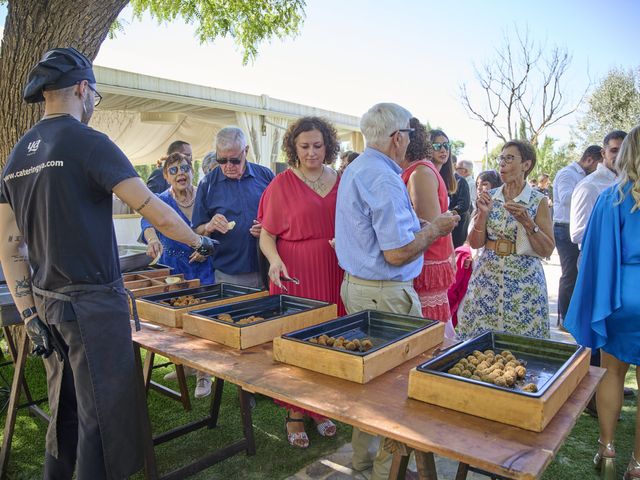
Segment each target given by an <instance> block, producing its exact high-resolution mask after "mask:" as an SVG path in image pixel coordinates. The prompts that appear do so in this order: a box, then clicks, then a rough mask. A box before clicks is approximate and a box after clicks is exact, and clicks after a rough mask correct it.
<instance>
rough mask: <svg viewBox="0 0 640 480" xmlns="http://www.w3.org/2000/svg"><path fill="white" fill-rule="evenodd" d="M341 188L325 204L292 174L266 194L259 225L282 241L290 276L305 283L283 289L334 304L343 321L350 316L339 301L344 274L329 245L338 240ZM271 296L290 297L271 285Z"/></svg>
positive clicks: (280, 250)
mask: <svg viewBox="0 0 640 480" xmlns="http://www.w3.org/2000/svg"><path fill="white" fill-rule="evenodd" d="M338 183H339V180H337V181H336V183H335V185H334V186H333V188H332V189H331V191H330V192H329V193H328V194H327V195H326V196H325V197H324V198H323V197H321V196H320V195H318V194H317V193H316V192H315V191H314V190H312V189H311V188H310V187H309V186H307V184H305V183H304V182H303V181H302V180H300V179H299V178H298V177H297V176H296V174H295V173H293V171H292V170H287V171H285V172H282V173H281V174H280V175H278V176H277V177H276V178H275V179H274V180H273V181H272V182H271V183H270V184H269V186H268V187H267V189H266V190H265V191H264V193H263V194H262V198H261V199H260V205H259V207H258V219H259V221H260V222H261V223H262V227H263V228H264V229H265V230H266V231H267V232H269V233H271V234H272V235H276V236H277V237H278V238H277V240H276V246H277V248H278V254H279V255H280V258H281V259H282V262H283V263H284V265H285V266H286V267H287V271H288V272H289V275H290V276H291V277H295V278H297V279H298V280H300V285H295V284H293V283H285V284H284V285H285V286H286V287H287V290H289V294H290V295H296V296H298V297H304V298H311V299H313V300H321V301H323V302H329V303H335V304H336V305H338V315H345V309H344V306H343V305H342V301H341V300H340V284H341V283H342V277H343V273H344V272H343V271H342V269H341V268H340V267H339V266H338V257H336V252H335V250H334V249H333V247H332V246H331V245H329V240H331V239H333V238H334V236H335V218H336V199H337V196H338ZM269 293H270V294H272V295H276V294H279V293H285V292H283V291H282V290H281V289H280V288H279V287H277V286H275V285H274V284H273V283H270V285H269Z"/></svg>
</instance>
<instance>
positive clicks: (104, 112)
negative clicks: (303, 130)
mask: <svg viewBox="0 0 640 480" xmlns="http://www.w3.org/2000/svg"><path fill="white" fill-rule="evenodd" d="M94 71H95V74H96V79H97V87H98V91H99V92H100V93H101V94H102V96H103V101H102V103H100V106H99V107H98V108H97V109H96V112H95V114H94V116H93V118H92V120H91V126H92V127H94V128H95V129H97V130H100V131H102V132H105V133H106V134H107V135H109V137H110V138H111V139H112V140H113V141H114V142H116V143H117V144H118V146H119V147H120V148H121V149H122V150H123V151H124V153H125V154H126V155H127V156H128V157H129V159H130V160H131V161H132V163H133V164H135V165H145V164H146V165H150V164H153V163H155V162H156V161H157V160H158V159H159V158H160V157H162V156H163V155H164V154H165V152H166V149H167V146H168V145H169V144H170V143H171V142H173V141H174V140H184V141H186V142H188V143H190V144H191V146H192V148H193V153H194V158H195V159H202V157H203V156H204V155H205V154H206V153H207V152H209V151H211V150H213V140H214V137H215V134H216V132H217V131H218V130H219V129H220V128H222V127H224V126H227V125H237V126H239V127H241V128H242V129H243V130H244V132H245V134H246V135H247V138H248V140H249V146H250V148H249V154H248V155H249V157H248V158H249V161H252V162H256V163H259V164H261V165H264V166H267V167H270V168H273V167H274V165H273V164H274V162H275V161H276V159H277V157H278V152H279V150H280V144H281V142H282V136H283V134H284V131H285V129H286V128H287V125H288V124H289V123H290V122H291V121H293V120H295V119H297V118H299V117H302V116H305V115H317V116H322V117H325V118H327V119H328V120H330V121H331V122H333V123H334V125H335V126H336V128H337V130H338V134H339V136H340V140H341V141H344V142H349V144H350V148H351V149H354V150H358V151H362V150H363V148H364V143H363V139H362V135H361V133H360V130H359V118H358V117H354V116H351V115H345V114H341V113H337V112H331V111H327V110H322V109H319V108H314V107H309V106H305V105H300V104H296V103H291V102H287V101H284V100H278V99H275V98H270V97H268V96H267V95H261V96H257V95H249V94H245V93H239V92H233V91H230V90H222V89H219V88H211V87H204V86H200V85H193V84H189V83H184V82H177V81H173V80H167V79H163V78H157V77H151V76H148V75H141V74H137V73H132V72H125V71H122V70H115V69H112V68H106V67H100V66H95V67H94Z"/></svg>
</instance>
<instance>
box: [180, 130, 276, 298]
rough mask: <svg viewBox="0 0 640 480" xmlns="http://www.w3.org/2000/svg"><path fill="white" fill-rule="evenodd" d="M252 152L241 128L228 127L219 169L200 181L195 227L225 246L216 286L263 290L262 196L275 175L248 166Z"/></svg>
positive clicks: (219, 252)
mask: <svg viewBox="0 0 640 480" xmlns="http://www.w3.org/2000/svg"><path fill="white" fill-rule="evenodd" d="M248 150H249V147H248V145H247V140H246V138H245V136H244V133H243V132H242V130H241V129H240V128H238V127H225V128H223V129H222V130H220V131H219V132H218V135H217V136H216V162H217V163H218V165H219V168H215V169H214V170H212V171H211V172H209V174H207V176H206V177H205V178H203V179H202V181H201V182H200V185H199V186H198V192H197V193H196V200H195V204H194V206H193V217H192V218H191V224H192V225H193V227H194V228H195V230H196V232H197V233H199V234H201V235H210V236H211V237H212V238H214V239H215V240H218V241H219V242H220V246H219V247H218V248H217V249H216V253H215V254H214V256H213V265H214V267H215V277H216V282H229V283H235V284H238V285H245V286H248V287H257V288H261V287H263V286H264V285H263V284H262V280H261V278H260V275H259V273H258V247H257V239H258V238H259V237H260V228H261V226H260V224H259V223H258V222H257V220H256V216H257V213H258V204H259V203H260V197H261V196H262V192H264V189H265V188H267V185H269V183H270V182H271V180H273V177H274V175H273V172H272V171H271V170H269V169H268V168H266V167H263V166H260V165H257V164H255V163H250V162H247V152H248Z"/></svg>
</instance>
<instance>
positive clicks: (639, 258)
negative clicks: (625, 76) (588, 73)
mask: <svg viewBox="0 0 640 480" xmlns="http://www.w3.org/2000/svg"><path fill="white" fill-rule="evenodd" d="M616 169H617V170H618V176H619V179H620V181H619V183H618V184H617V185H614V186H613V187H610V188H608V189H607V190H605V191H604V192H602V193H601V194H600V196H599V197H598V201H597V202H596V205H595V207H594V209H593V212H592V213H591V218H590V219H589V224H588V225H587V230H586V233H585V236H584V241H583V245H582V260H581V262H580V268H579V270H578V279H577V281H576V286H575V290H574V292H573V295H572V297H571V303H570V305H569V311H568V313H567V318H566V320H565V324H564V325H565V327H566V328H567V330H569V331H570V332H571V333H572V335H573V336H574V337H575V339H576V341H577V342H578V343H579V344H580V345H584V346H587V347H590V348H599V349H601V353H602V357H601V366H602V367H603V368H606V369H607V372H606V373H605V375H604V378H603V379H602V383H600V386H599V387H598V391H597V393H596V405H597V408H598V422H599V424H600V438H599V439H598V443H599V447H598V453H597V454H596V456H595V458H594V465H595V467H596V468H600V469H602V472H603V476H604V478H614V476H615V449H614V437H615V432H616V425H617V423H618V416H619V415H620V410H621V408H622V400H623V388H624V379H625V376H626V373H627V370H628V369H629V365H630V364H633V365H635V366H636V367H637V365H638V364H640V295H639V294H638V285H640V125H639V126H636V127H635V128H634V129H633V130H631V132H630V133H629V134H628V135H627V137H626V138H625V139H624V141H623V142H622V146H621V148H620V152H619V153H618V157H617V159H616ZM636 381H637V382H638V383H639V384H640V369H638V368H636ZM638 420H640V419H637V422H638ZM639 458H640V423H636V432H635V447H634V451H633V454H632V457H631V462H630V463H629V466H628V467H627V471H626V472H625V474H624V479H625V480H631V479H634V478H640V463H638V461H637V459H639Z"/></svg>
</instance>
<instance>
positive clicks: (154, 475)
mask: <svg viewBox="0 0 640 480" xmlns="http://www.w3.org/2000/svg"><path fill="white" fill-rule="evenodd" d="M133 356H134V360H135V364H136V371H137V372H138V379H139V381H138V382H137V383H138V391H139V398H140V400H139V403H140V414H141V421H140V423H141V428H142V441H143V449H144V473H145V478H146V479H147V480H158V478H160V476H159V474H158V464H157V461H156V453H155V450H154V448H153V433H152V430H151V419H150V418H149V409H148V408H147V388H146V380H145V376H144V374H143V366H142V356H141V354H140V345H138V344H137V343H135V342H134V343H133ZM149 378H151V377H149Z"/></svg>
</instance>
